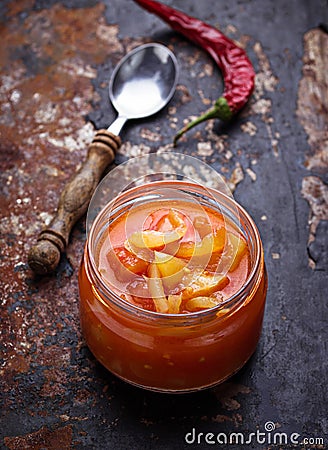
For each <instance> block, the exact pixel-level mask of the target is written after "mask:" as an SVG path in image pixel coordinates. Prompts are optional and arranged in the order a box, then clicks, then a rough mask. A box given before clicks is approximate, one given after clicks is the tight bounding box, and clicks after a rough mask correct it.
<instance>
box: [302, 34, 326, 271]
mask: <svg viewBox="0 0 328 450" xmlns="http://www.w3.org/2000/svg"><path fill="white" fill-rule="evenodd" d="M327 112H328V35H327V33H324V32H323V31H322V30H320V29H319V28H317V29H313V30H310V31H309V32H307V33H306V34H305V35H304V55H303V77H302V79H301V81H300V83H299V89H298V101H297V111H296V114H297V117H298V120H299V122H300V124H301V125H302V126H303V128H304V130H305V132H306V134H307V136H308V139H307V140H308V144H309V147H310V152H309V153H308V155H306V159H305V161H304V165H305V167H306V168H307V169H308V170H309V171H310V173H311V172H312V173H313V172H315V174H316V175H312V174H310V175H309V176H306V177H304V178H303V181H302V190H301V193H302V196H303V197H304V198H305V199H306V200H307V201H308V203H309V206H310V214H309V215H310V217H309V237H308V243H307V246H308V255H309V266H310V267H311V268H312V269H315V268H316V265H317V260H319V259H321V256H322V255H317V256H316V257H314V256H313V254H312V251H311V244H313V243H314V241H315V240H316V233H317V228H318V225H319V223H320V221H327V220H328V186H327V184H325V182H324V181H323V180H322V179H321V178H320V175H321V174H322V175H324V174H327V169H328V128H327ZM323 251H325V249H323Z"/></svg>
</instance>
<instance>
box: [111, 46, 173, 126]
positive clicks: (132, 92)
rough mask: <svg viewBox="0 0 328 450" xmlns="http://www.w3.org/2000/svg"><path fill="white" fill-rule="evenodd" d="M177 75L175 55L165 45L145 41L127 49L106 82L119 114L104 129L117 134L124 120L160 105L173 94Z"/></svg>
mask: <svg viewBox="0 0 328 450" xmlns="http://www.w3.org/2000/svg"><path fill="white" fill-rule="evenodd" d="M177 76H178V70H177V61H176V58H175V56H174V54H173V53H172V52H171V51H170V50H169V49H168V48H167V47H165V46H164V45H161V44H145V45H141V46H140V47H137V48H136V49H135V50H132V51H131V52H130V53H128V54H127V55H126V56H125V57H124V58H123V59H122V60H121V61H120V62H119V64H118V65H117V67H116V68H115V69H114V72H113V74H112V77H111V79H110V82H109V97H110V99H111V101H112V104H113V106H114V108H115V109H116V110H117V112H118V117H117V119H116V120H115V121H114V122H113V123H112V125H111V126H110V127H109V128H108V129H107V130H108V131H110V132H112V133H114V134H116V135H118V134H119V133H120V131H121V129H122V127H123V125H124V124H125V122H126V121H127V120H129V119H141V118H143V117H147V116H150V115H152V114H155V113H156V112H158V111H159V110H160V109H162V108H163V107H164V106H165V105H166V104H167V103H168V101H169V100H170V99H171V97H172V95H173V94H174V91H175V87H176V83H177Z"/></svg>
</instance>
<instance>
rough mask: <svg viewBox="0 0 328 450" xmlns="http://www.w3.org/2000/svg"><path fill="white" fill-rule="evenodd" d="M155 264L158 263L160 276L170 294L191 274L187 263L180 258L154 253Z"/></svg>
mask: <svg viewBox="0 0 328 450" xmlns="http://www.w3.org/2000/svg"><path fill="white" fill-rule="evenodd" d="M154 255H155V257H154V262H155V263H156V265H157V267H158V270H159V273H160V276H161V277H162V282H163V286H164V288H165V291H166V292H168V293H170V292H171V291H173V290H175V289H176V288H177V286H178V285H179V284H180V283H181V281H182V278H183V277H184V276H185V275H186V273H189V272H190V270H189V269H188V267H186V266H187V263H186V262H185V261H183V260H182V259H180V258H176V257H175V256H172V255H168V254H166V253H161V252H157V251H154Z"/></svg>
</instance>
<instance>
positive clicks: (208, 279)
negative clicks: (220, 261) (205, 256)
mask: <svg viewBox="0 0 328 450" xmlns="http://www.w3.org/2000/svg"><path fill="white" fill-rule="evenodd" d="M228 281H229V280H228V278H227V277H226V276H225V275H221V274H218V275H212V274H210V273H209V272H207V271H206V270H201V271H197V270H196V271H194V272H193V273H192V274H191V279H190V281H189V283H188V285H187V286H186V287H185V288H184V289H183V291H182V298H183V299H189V298H194V297H203V296H209V295H210V294H212V293H213V292H215V291H218V290H219V288H221V287H223V286H224V285H226V284H227V282H228Z"/></svg>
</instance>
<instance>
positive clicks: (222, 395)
mask: <svg viewBox="0 0 328 450" xmlns="http://www.w3.org/2000/svg"><path fill="white" fill-rule="evenodd" d="M250 392H251V389H250V388H249V387H247V386H243V385H241V384H237V383H232V382H229V381H228V382H225V383H223V384H222V385H220V386H218V387H217V388H215V389H214V393H215V396H216V398H217V399H218V400H219V401H220V403H221V405H222V407H223V408H224V409H226V410H228V411H236V410H237V409H239V408H240V403H239V402H238V401H237V400H236V397H237V396H238V395H239V394H249V393H250Z"/></svg>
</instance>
